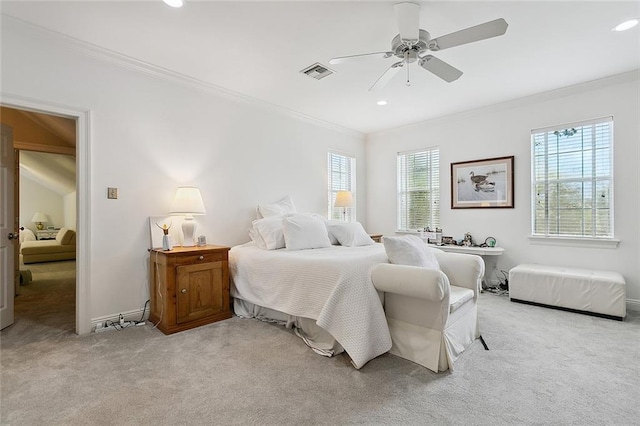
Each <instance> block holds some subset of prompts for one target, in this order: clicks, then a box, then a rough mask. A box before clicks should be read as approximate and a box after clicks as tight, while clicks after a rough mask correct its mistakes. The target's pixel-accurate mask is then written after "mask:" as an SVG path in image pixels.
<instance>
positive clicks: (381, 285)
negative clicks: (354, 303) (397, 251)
mask: <svg viewBox="0 0 640 426" xmlns="http://www.w3.org/2000/svg"><path fill="white" fill-rule="evenodd" d="M371 280H372V281H373V286H374V287H375V288H376V290H379V291H384V292H386V293H394V294H400V295H403V296H409V297H414V298H419V299H427V300H431V301H436V302H438V301H441V300H443V299H445V297H447V298H448V296H449V279H448V278H447V276H446V275H445V274H444V273H443V272H442V271H438V270H435V269H427V268H421V267H418V266H406V265H394V264H390V263H380V264H378V265H376V266H375V267H374V268H373V269H372V270H371Z"/></svg>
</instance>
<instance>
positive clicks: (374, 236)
mask: <svg viewBox="0 0 640 426" xmlns="http://www.w3.org/2000/svg"><path fill="white" fill-rule="evenodd" d="M369 236H370V237H371V239H372V240H373V241H375V242H376V243H381V242H382V234H369Z"/></svg>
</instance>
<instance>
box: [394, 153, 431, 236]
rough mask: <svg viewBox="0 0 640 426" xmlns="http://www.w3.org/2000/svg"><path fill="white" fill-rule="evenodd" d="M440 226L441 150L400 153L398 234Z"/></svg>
mask: <svg viewBox="0 0 640 426" xmlns="http://www.w3.org/2000/svg"><path fill="white" fill-rule="evenodd" d="M439 226H440V150H439V149H438V148H430V149H426V150H420V151H413V152H401V153H398V230H400V231H408V230H416V229H422V228H426V227H431V228H435V227H439Z"/></svg>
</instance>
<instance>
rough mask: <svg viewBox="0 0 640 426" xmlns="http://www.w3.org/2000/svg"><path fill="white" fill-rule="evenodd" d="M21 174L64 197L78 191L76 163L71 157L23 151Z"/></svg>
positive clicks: (21, 155) (21, 153)
mask: <svg viewBox="0 0 640 426" xmlns="http://www.w3.org/2000/svg"><path fill="white" fill-rule="evenodd" d="M20 174H21V176H23V177H26V178H29V179H31V180H32V181H34V182H36V183H38V184H40V185H42V186H44V187H45V188H48V189H50V190H51V191H53V192H55V193H57V194H59V195H62V196H64V195H67V194H70V193H72V192H73V191H75V190H76V161H75V158H74V157H72V156H70V155H64V154H50V153H46V152H36V151H23V150H21V151H20Z"/></svg>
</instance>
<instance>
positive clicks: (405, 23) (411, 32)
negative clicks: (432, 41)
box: [393, 2, 420, 44]
mask: <svg viewBox="0 0 640 426" xmlns="http://www.w3.org/2000/svg"><path fill="white" fill-rule="evenodd" d="M393 11H394V12H395V14H396V20H397V21H398V29H399V30H400V39H402V41H405V42H408V43H410V44H414V43H416V42H417V41H418V39H419V36H420V5H419V4H418V3H411V2H402V3H397V4H394V5H393Z"/></svg>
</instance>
